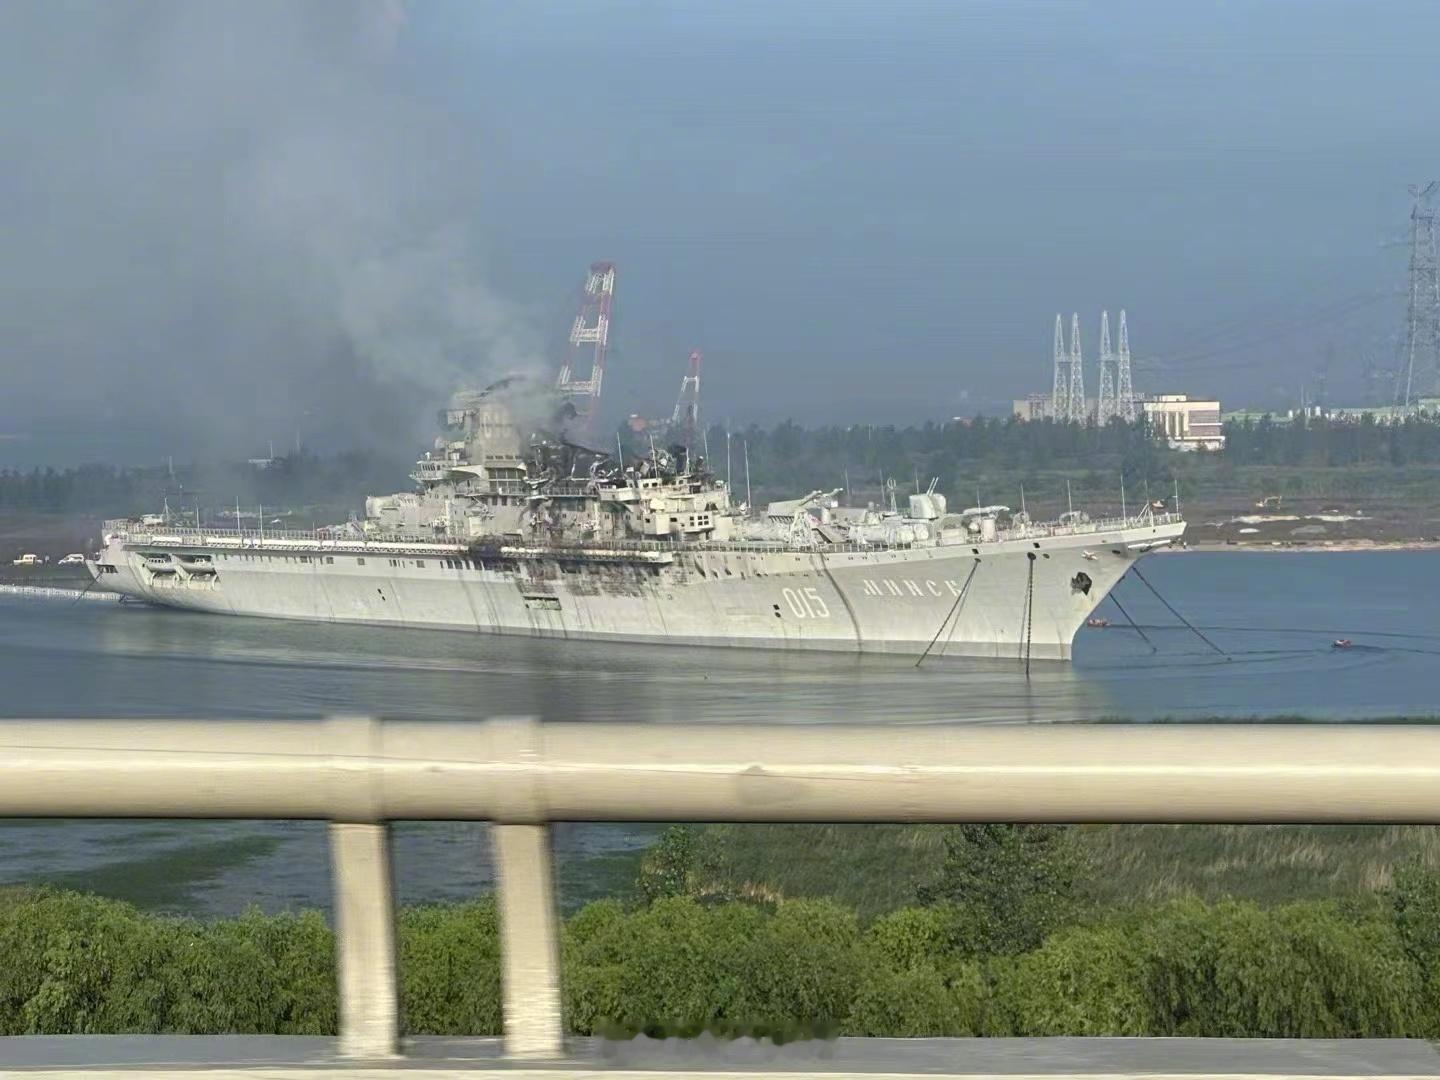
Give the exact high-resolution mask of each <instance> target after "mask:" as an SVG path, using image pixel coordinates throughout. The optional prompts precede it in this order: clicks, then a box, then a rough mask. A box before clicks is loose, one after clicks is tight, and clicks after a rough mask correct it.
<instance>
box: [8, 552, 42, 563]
mask: <svg viewBox="0 0 1440 1080" xmlns="http://www.w3.org/2000/svg"><path fill="white" fill-rule="evenodd" d="M11 564H12V565H14V566H39V565H40V556H39V555H35V554H29V553H27V554H25V555H21V556H20V557H19V558H18V559H12V560H11Z"/></svg>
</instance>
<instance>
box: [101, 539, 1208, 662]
mask: <svg viewBox="0 0 1440 1080" xmlns="http://www.w3.org/2000/svg"><path fill="white" fill-rule="evenodd" d="M1184 528H1185V526H1184V523H1183V522H1182V521H1180V520H1179V519H1178V518H1155V519H1150V518H1146V519H1137V520H1133V521H1127V522H1116V523H1114V524H1113V527H1110V528H1106V527H1103V526H1102V527H1098V528H1097V527H1094V526H1090V527H1085V528H1079V529H1074V530H1069V529H1045V530H1036V531H1034V532H1030V533H1027V534H1025V535H1016V536H1009V537H1005V538H1000V539H996V540H991V541H986V542H983V543H977V544H975V545H974V546H971V545H969V544H935V545H931V546H914V547H902V548H886V549H867V548H862V547H856V546H846V547H843V548H841V549H838V550H837V549H833V548H832V549H825V548H816V549H813V550H812V549H807V550H784V549H779V548H776V547H774V546H769V547H766V546H763V545H753V544H752V545H746V544H729V545H715V546H703V545H697V546H687V545H673V546H662V545H652V546H648V547H645V548H643V549H641V548H627V549H624V550H621V549H616V550H611V551H607V552H598V551H594V550H559V549H549V550H546V549H539V548H534V549H526V548H522V547H513V548H504V549H497V551H496V553H494V554H493V555H487V556H485V557H484V558H481V557H480V556H472V554H471V553H470V552H469V551H467V550H466V549H465V548H463V547H460V546H457V545H453V544H420V543H409V544H383V543H375V544H361V543H358V542H354V541H351V542H339V541H330V540H322V539H316V538H294V537H291V538H276V537H267V538H265V539H263V540H262V539H260V538H259V537H258V536H254V535H250V536H248V537H246V536H242V535H240V534H234V533H231V534H229V535H223V534H221V533H205V534H195V533H193V532H192V533H189V534H182V533H169V532H168V531H167V530H163V529H153V530H150V531H148V532H147V533H146V534H144V535H136V534H130V535H124V536H110V537H107V542H106V547H105V549H104V550H103V551H102V552H101V554H100V557H99V559H98V560H97V562H96V563H92V564H91V568H92V571H94V572H95V573H96V575H97V576H96V587H97V588H101V589H105V590H108V591H112V592H118V593H121V594H123V595H127V596H131V597H135V598H137V599H140V600H145V601H148V602H150V603H154V604H161V605H166V606H169V607H175V608H185V609H189V610H194V611H206V612H212V613H219V614H228V615H253V616H263V617H269V618H280V619H304V620H313V621H319V622H334V623H365V624H378V625H390V626H404V627H424V628H431V629H444V630H463V631H469V632H472V633H473V632H481V633H496V634H518V635H527V636H532V637H557V638H575V639H597V640H608V641H633V642H664V643H672V642H673V643H676V644H689V645H723V646H744V647H758V648H780V649H825V650H834V651H848V652H863V653H872V652H874V653H909V654H918V653H921V652H923V651H925V650H926V649H930V650H931V651H932V655H937V656H940V655H943V656H986V657H1010V658H1023V657H1025V656H1027V655H1028V656H1030V657H1032V658H1034V659H1056V660H1066V659H1069V657H1070V650H1071V643H1072V642H1073V640H1074V637H1075V634H1076V631H1077V630H1079V628H1080V627H1081V626H1082V625H1083V624H1084V622H1085V620H1086V619H1087V618H1088V617H1090V615H1091V614H1092V613H1093V612H1094V610H1095V608H1096V607H1097V606H1098V605H1099V603H1100V602H1101V600H1103V599H1104V597H1105V596H1106V595H1107V594H1108V593H1109V591H1110V590H1111V589H1112V588H1113V587H1114V586H1115V584H1116V583H1117V582H1118V581H1119V580H1120V578H1121V577H1122V576H1124V574H1125V572H1126V571H1127V570H1128V569H1129V567H1130V565H1131V564H1132V563H1133V562H1134V561H1135V560H1136V559H1137V558H1139V557H1141V556H1142V555H1143V554H1144V553H1145V552H1146V551H1149V550H1151V549H1153V548H1155V547H1158V546H1164V545H1167V544H1169V543H1172V542H1173V541H1175V540H1176V539H1178V538H1179V537H1180V535H1181V534H1182V533H1183V531H1184Z"/></svg>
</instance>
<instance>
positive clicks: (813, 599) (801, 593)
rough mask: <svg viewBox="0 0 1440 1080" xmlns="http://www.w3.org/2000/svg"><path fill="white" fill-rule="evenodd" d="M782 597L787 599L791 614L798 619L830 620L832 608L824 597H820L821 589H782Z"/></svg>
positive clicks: (786, 602)
mask: <svg viewBox="0 0 1440 1080" xmlns="http://www.w3.org/2000/svg"><path fill="white" fill-rule="evenodd" d="M780 595H781V596H783V597H785V604H786V606H788V607H789V608H790V614H792V615H794V616H795V617H796V618H797V619H828V618H829V617H830V608H829V606H828V605H827V604H826V603H825V599H824V597H822V596H821V595H820V590H819V589H814V588H811V589H781V590H780Z"/></svg>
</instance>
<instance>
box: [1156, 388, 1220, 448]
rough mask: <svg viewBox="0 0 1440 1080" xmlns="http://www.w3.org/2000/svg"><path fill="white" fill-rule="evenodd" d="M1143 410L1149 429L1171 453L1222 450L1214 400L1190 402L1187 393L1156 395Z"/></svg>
mask: <svg viewBox="0 0 1440 1080" xmlns="http://www.w3.org/2000/svg"><path fill="white" fill-rule="evenodd" d="M1144 409H1145V419H1146V420H1148V421H1149V423H1150V430H1151V431H1153V432H1154V433H1155V437H1156V438H1157V439H1160V440H1162V441H1163V442H1164V443H1165V444H1166V445H1167V446H1169V447H1170V449H1171V450H1223V449H1225V429H1224V427H1223V425H1222V424H1221V422H1220V402H1218V401H1215V400H1213V399H1211V400H1204V401H1200V400H1193V399H1191V398H1190V396H1189V395H1188V394H1160V395H1158V396H1156V397H1154V398H1152V399H1150V400H1148V401H1146V402H1144Z"/></svg>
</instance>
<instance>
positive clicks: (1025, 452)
mask: <svg viewBox="0 0 1440 1080" xmlns="http://www.w3.org/2000/svg"><path fill="white" fill-rule="evenodd" d="M1225 434H1226V438H1227V440H1228V441H1227V446H1226V449H1225V450H1224V451H1223V452H1222V453H1217V454H1197V455H1183V458H1184V459H1185V460H1180V458H1181V457H1182V456H1181V455H1176V454H1174V453H1171V452H1169V451H1167V450H1165V449H1164V448H1162V447H1161V446H1159V445H1158V444H1157V443H1156V442H1155V441H1154V440H1153V439H1151V438H1150V437H1149V433H1148V431H1147V430H1146V428H1145V425H1144V424H1143V423H1136V424H1126V423H1124V422H1123V421H1120V420H1115V421H1112V422H1111V423H1110V424H1108V425H1107V426H1105V427H1097V426H1096V425H1094V424H1069V423H1057V422H1054V421H1048V420H1044V421H1037V422H1033V423H1021V422H1020V421H1018V420H1016V419H1014V418H1013V417H983V416H978V417H975V418H973V419H970V420H965V421H954V422H950V423H943V424H937V423H927V424H921V425H915V426H911V427H895V426H893V425H891V426H876V425H867V424H858V425H850V426H846V427H836V426H830V427H815V428H803V427H801V426H800V425H798V424H796V423H794V422H793V421H786V422H784V423H781V424H778V425H776V426H774V427H772V428H769V429H764V428H760V427H758V426H755V425H751V426H750V427H749V428H747V429H745V430H743V431H737V432H735V433H734V435H733V439H732V445H731V460H730V462H729V464H728V465H727V463H726V460H725V449H724V448H725V445H726V434H725V430H724V429H723V428H722V427H720V426H713V427H711V428H710V430H709V431H708V432H707V433H706V434H705V439H704V442H705V445H707V446H708V447H709V448H710V451H711V455H710V461H711V466H712V468H714V469H715V471H716V472H718V473H720V474H721V475H726V474H727V473H729V474H731V475H732V478H733V479H734V480H735V482H736V486H737V487H742V486H743V483H744V480H743V476H744V472H743V468H744V467H743V465H742V464H741V460H742V447H743V448H744V449H748V452H749V458H750V469H751V483H752V487H753V488H754V490H755V491H757V492H761V493H765V494H776V493H780V492H790V491H793V490H794V489H795V488H797V487H838V486H842V485H846V484H847V483H848V486H849V487H850V489H851V491H852V493H855V494H861V493H863V494H867V495H869V496H872V497H874V498H877V499H878V498H880V497H881V495H882V491H883V489H882V486H881V485H882V480H884V481H888V480H892V479H893V480H894V481H895V484H896V488H897V489H898V490H899V491H900V492H902V493H903V492H906V491H908V490H911V489H912V485H913V484H914V482H915V481H916V480H918V481H919V482H920V483H921V484H922V485H923V484H926V483H928V482H929V480H930V478H931V477H938V478H939V479H940V485H941V488H942V490H947V491H952V492H955V493H957V494H959V493H965V497H968V494H969V493H970V492H971V491H973V490H975V488H976V486H977V485H978V487H979V491H978V492H977V493H976V494H977V497H978V498H980V499H981V500H982V501H992V502H993V501H996V500H1004V501H1009V500H1014V499H1016V498H1017V497H1018V493H1019V492H1018V485H1019V483H1021V482H1023V481H1024V480H1025V478H1026V477H1030V478H1032V479H1035V478H1038V477H1041V476H1048V477H1050V479H1051V480H1052V481H1054V480H1055V479H1056V478H1058V479H1059V481H1060V483H1059V487H1058V490H1059V491H1060V492H1061V493H1063V489H1064V481H1066V480H1068V481H1070V482H1071V485H1072V488H1073V490H1074V492H1075V494H1076V495H1077V496H1082V497H1087V498H1088V497H1090V496H1098V495H1103V496H1104V497H1105V499H1106V500H1109V499H1112V498H1115V497H1116V494H1117V491H1116V489H1117V479H1118V477H1119V475H1120V474H1121V473H1122V472H1123V473H1124V474H1125V476H1126V478H1127V481H1128V482H1129V483H1130V484H1131V485H1132V490H1133V492H1134V494H1135V495H1137V496H1138V495H1139V492H1140V489H1141V488H1142V487H1143V486H1145V485H1152V486H1156V489H1157V490H1156V494H1157V495H1160V494H1163V493H1168V491H1169V489H1170V485H1171V483H1172V481H1173V480H1175V479H1177V478H1178V479H1179V480H1181V481H1182V483H1184V484H1187V485H1189V486H1193V489H1194V490H1193V491H1192V492H1191V494H1199V493H1203V491H1204V490H1205V489H1206V488H1207V487H1209V486H1211V485H1222V486H1229V487H1232V488H1233V486H1234V485H1235V483H1236V481H1237V479H1243V477H1244V475H1245V474H1244V473H1243V472H1242V471H1237V470H1246V469H1258V470H1262V474H1263V475H1275V474H1273V473H1264V472H1263V471H1264V470H1292V472H1291V473H1287V474H1285V475H1286V476H1287V477H1293V476H1295V475H1304V472H1305V470H1361V471H1366V470H1369V472H1370V475H1383V476H1386V477H1391V478H1400V477H1402V476H1403V474H1402V473H1398V472H1397V470H1405V469H1418V470H1420V471H1421V472H1420V473H1419V474H1417V475H1428V473H1429V471H1430V467H1432V466H1440V421H1437V420H1435V419H1430V418H1424V419H1422V418H1412V419H1410V420H1407V421H1405V422H1404V423H1400V424H1379V423H1376V422H1375V421H1374V419H1373V418H1371V417H1368V416H1367V417H1365V418H1363V419H1361V420H1359V421H1339V420H1327V419H1324V418H1320V419H1307V418H1304V417H1301V418H1298V419H1296V420H1294V421H1293V422H1288V423H1278V422H1275V421H1273V420H1271V419H1270V418H1268V417H1266V418H1263V419H1260V420H1258V421H1257V420H1246V421H1243V422H1238V423H1237V422H1231V423H1229V424H1227V425H1226V428H1225ZM622 435H623V436H624V437H626V438H628V439H629V440H630V449H631V451H633V452H635V453H644V452H645V450H646V447H645V446H644V445H642V444H641V443H640V442H639V441H638V440H637V439H636V437H635V436H634V435H633V434H632V433H630V432H628V430H627V431H625V432H622ZM408 467H409V462H408V461H404V460H400V459H389V458H384V459H382V458H379V457H376V456H374V455H371V454H367V453H360V452H349V453H342V454H336V455H334V456H317V455H315V454H313V453H310V452H308V451H306V452H301V453H296V454H290V455H288V456H283V457H279V458H276V459H275V461H274V462H273V463H272V464H270V465H269V466H268V467H265V468H259V467H255V466H251V465H248V464H245V463H233V464H228V465H202V464H196V463H191V464H186V465H183V466H175V467H169V466H167V467H160V466H156V467H144V468H115V467H111V466H104V465H85V466H82V467H80V468H74V469H65V470H55V469H40V468H36V469H32V470H29V471H19V470H4V471H0V510H31V511H36V510H39V511H48V512H83V513H89V514H106V513H116V514H119V513H131V512H138V511H139V510H141V509H145V510H149V509H153V508H155V507H158V506H159V505H160V504H161V503H162V502H163V501H164V500H166V499H169V501H170V505H171V508H172V509H177V510H178V509H179V508H181V507H182V506H184V507H187V508H188V507H193V506H194V504H195V502H196V501H197V500H198V501H199V502H200V503H201V504H202V505H203V506H206V507H211V508H214V509H217V510H218V509H220V508H226V507H232V506H233V505H234V502H235V500H236V499H237V498H238V499H240V500H241V501H242V502H243V503H245V504H246V507H247V509H248V508H251V507H252V506H253V504H256V503H263V504H265V505H269V506H275V507H281V506H287V507H293V506H301V505H311V504H315V503H317V502H330V503H349V504H355V503H358V500H359V499H360V498H361V497H362V496H363V495H365V494H367V493H373V492H375V491H386V490H394V489H396V488H398V487H402V486H404V484H405V473H406V472H407V471H408ZM1293 470H1300V472H1299V473H1295V472H1293ZM1051 486H1052V487H1053V486H1054V484H1053V483H1052V484H1051ZM1356 490H1357V491H1363V490H1365V488H1363V487H1360V488H1357V489H1356ZM1055 495H1056V493H1055V492H1054V491H1050V492H1047V496H1048V497H1050V498H1052V499H1053V498H1054V497H1055Z"/></svg>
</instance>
